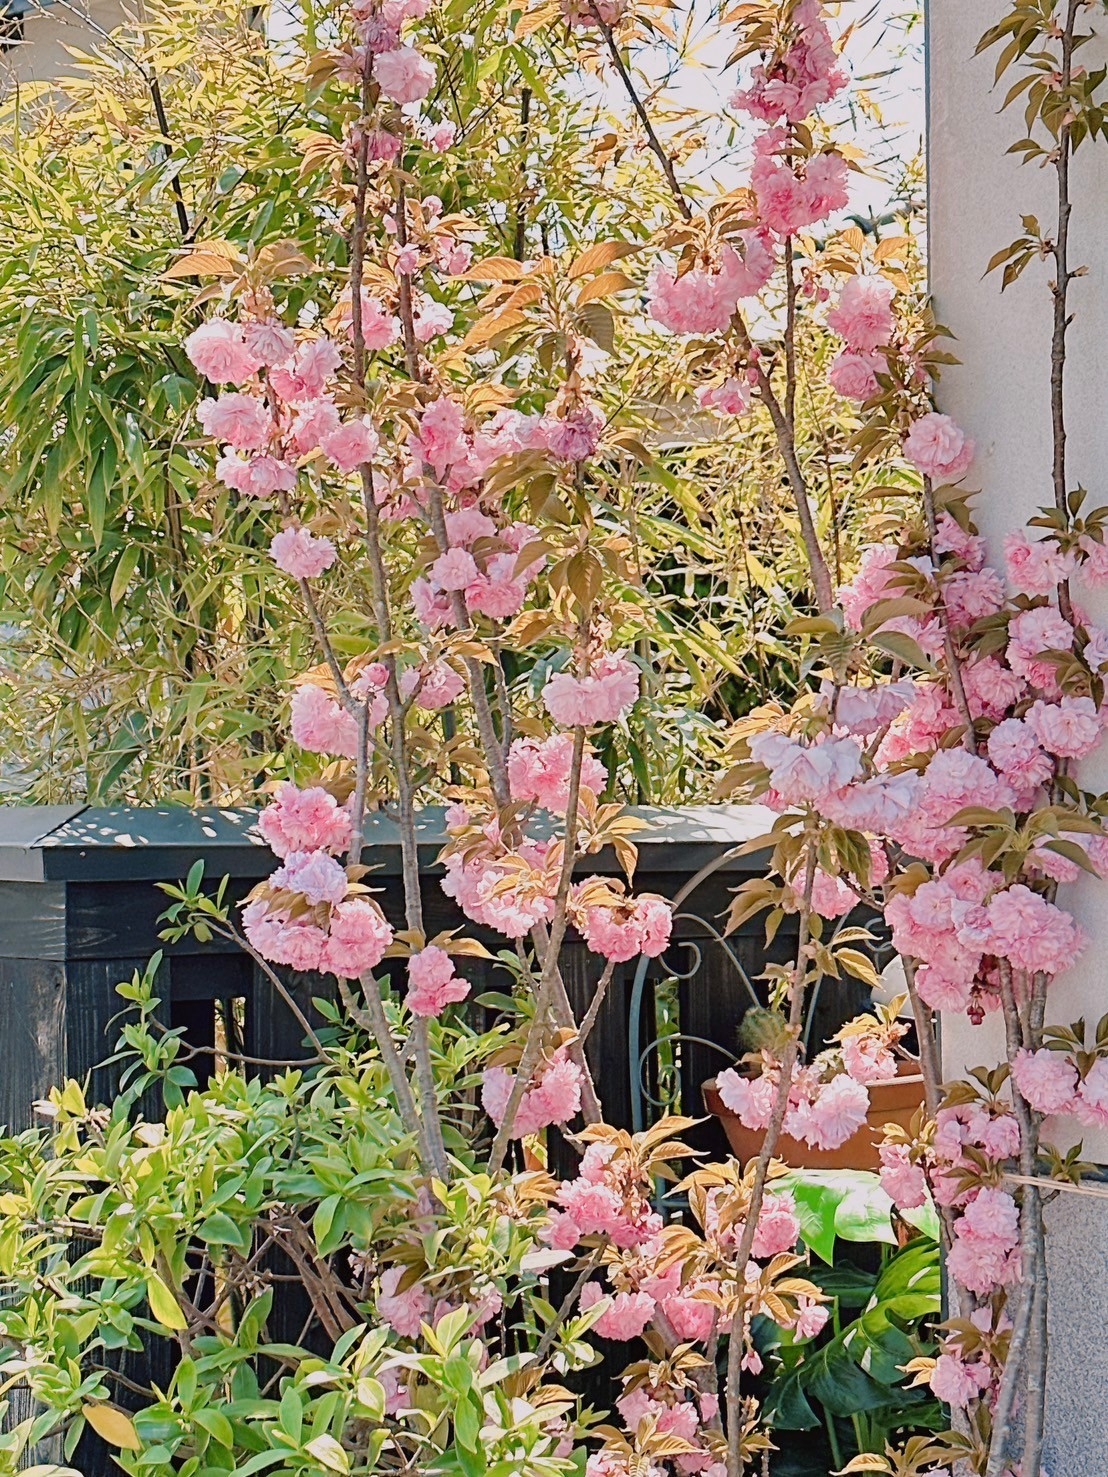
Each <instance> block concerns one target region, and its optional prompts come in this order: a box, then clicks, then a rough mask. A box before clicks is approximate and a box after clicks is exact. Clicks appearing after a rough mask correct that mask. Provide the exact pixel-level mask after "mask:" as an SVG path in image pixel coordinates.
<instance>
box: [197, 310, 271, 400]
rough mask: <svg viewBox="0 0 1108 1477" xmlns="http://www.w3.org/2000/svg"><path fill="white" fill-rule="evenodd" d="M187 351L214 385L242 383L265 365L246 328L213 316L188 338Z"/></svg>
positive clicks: (200, 370)
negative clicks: (247, 336)
mask: <svg viewBox="0 0 1108 1477" xmlns="http://www.w3.org/2000/svg"><path fill="white" fill-rule="evenodd" d="M185 353H186V354H187V355H188V356H189V358H190V359H191V360H192V362H193V364H194V365H195V366H196V368H197V369H198V370H199V372H200V373H201V374H202V375H203V376H204V378H205V379H209V380H211V382H212V384H213V385H241V384H243V383H245V381H246V380H248V379H251V378H252V377H253V376H254V375H255V374H257V372H258V370H259V369H260V368H261V366H262V362H263V361H262V359H261V358H260V357H259V356H258V354H257V353H255V352H254V351H253V350H252V349H250V348H249V347H248V345H247V343H246V337H245V335H244V333H243V330H242V327H241V326H240V325H239V324H238V323H231V322H229V321H228V319H226V318H209V319H208V321H207V322H206V323H202V324H201V325H200V327H199V328H197V329H194V330H193V332H192V333H190V334H189V336H188V338H187V339H186V340H185Z"/></svg>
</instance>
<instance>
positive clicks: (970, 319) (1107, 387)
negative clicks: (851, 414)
mask: <svg viewBox="0 0 1108 1477" xmlns="http://www.w3.org/2000/svg"><path fill="white" fill-rule="evenodd" d="M1010 8H1011V0H928V115H929V116H928V132H929V159H930V165H929V168H930V176H929V178H930V233H929V235H930V261H931V281H932V290H933V293H934V298H935V307H936V312H937V315H938V318H939V320H940V322H942V323H944V324H945V325H946V326H947V327H948V328H949V329H951V330H952V331H953V333H954V334H955V335H956V337H957V342H956V343H954V344H953V345H952V349H953V352H954V353H956V354H957V355H958V356H959V358H960V359H961V361H962V362H961V364H960V365H959V366H958V367H956V368H952V369H950V370H948V371H947V372H946V373H945V374H944V375H943V379H942V383H941V385H940V388H939V401H940V405H941V408H942V409H943V410H945V411H947V412H948V413H949V414H951V415H953V416H954V417H955V418H956V419H957V420H958V421H959V423H960V424H961V425H962V426H964V427H965V429H966V430H967V432H968V433H969V434H970V435H972V436H973V437H974V438H975V440H976V442H977V459H976V462H975V464H974V466H973V467H972V469H971V471H970V474H969V477H968V478H967V485H968V486H971V487H979V488H980V489H981V495H980V497H979V498H978V500H977V504H976V508H977V518H978V523H979V524H980V527H981V529H982V532H983V533H984V534H985V535H986V536H987V538H988V540H989V547H990V554H991V557H992V559H993V562H994V563H997V564H1000V562H1001V558H1002V550H1001V543H1002V540H1003V537H1004V535H1005V533H1007V532H1009V531H1010V530H1012V529H1015V528H1018V527H1021V526H1022V525H1023V524H1024V523H1025V522H1026V520H1027V519H1028V518H1029V517H1031V516H1033V515H1034V513H1035V511H1036V509H1037V508H1039V507H1040V506H1042V505H1044V504H1048V503H1051V502H1052V501H1053V494H1052V489H1051V482H1050V465H1051V430H1050V388H1049V374H1050V334H1051V313H1052V305H1051V296H1050V291H1049V287H1048V283H1049V279H1050V275H1051V274H1050V269H1049V264H1047V263H1040V262H1035V263H1033V264H1032V265H1031V266H1029V267H1028V269H1027V271H1026V272H1025V274H1024V276H1023V278H1022V279H1021V280H1020V281H1019V282H1018V283H1016V284H1015V285H1014V286H1013V287H1010V288H1009V289H1008V290H1007V291H1006V292H1005V293H1004V294H1003V295H1002V294H1001V291H1000V277H999V273H997V274H993V275H990V276H988V277H983V273H984V272H985V268H986V266H987V264H988V261H989V259H990V257H991V256H992V255H993V253H994V252H996V251H997V250H999V249H1000V248H1001V247H1003V246H1006V245H1007V244H1008V243H1009V242H1010V241H1012V240H1014V239H1015V238H1016V237H1017V236H1018V235H1020V234H1021V233H1022V232H1021V225H1020V217H1021V216H1022V215H1036V216H1037V217H1038V218H1039V221H1040V223H1041V225H1042V227H1043V230H1044V232H1047V233H1052V231H1053V225H1052V222H1053V221H1054V219H1055V218H1056V200H1055V189H1056V183H1055V178H1056V177H1055V174H1054V172H1053V170H1050V169H1040V168H1039V167H1038V165H1037V164H1034V163H1033V164H1030V165H1021V164H1020V162H1019V156H1018V155H1009V154H1008V153H1007V150H1008V148H1009V147H1010V145H1011V144H1013V143H1014V142H1015V141H1016V140H1017V139H1019V138H1021V137H1023V136H1024V128H1023V113H1022V108H1021V107H1020V105H1019V104H1018V103H1017V104H1015V105H1013V107H1012V108H1010V109H1009V110H1008V111H1007V112H1004V113H1000V112H999V107H1000V103H1001V101H1002V99H1003V96H1004V94H1005V92H1006V91H1007V89H1008V86H1009V85H1010V84H1011V83H1012V82H1014V81H1015V80H1016V77H1017V73H1016V71H1015V70H1013V71H1011V72H1010V73H1009V74H1007V76H1006V77H1005V79H1003V81H1002V82H1001V84H1000V86H999V88H998V89H997V90H996V91H993V90H992V79H993V72H994V69H995V65H996V57H997V55H998V54H999V53H998V50H992V51H990V52H988V53H985V54H984V55H982V56H981V57H978V58H976V59H975V58H974V51H975V49H976V46H977V43H978V40H979V38H980V36H981V34H982V33H983V32H984V31H985V29H986V28H987V27H988V26H989V25H991V24H993V23H995V22H996V21H997V20H999V19H1000V18H1001V17H1002V16H1003V15H1005V14H1007V13H1008V11H1009V10H1010ZM1090 19H1091V24H1092V26H1093V27H1094V28H1096V29H1098V30H1099V31H1100V33H1101V34H1100V35H1099V36H1098V37H1097V39H1096V40H1094V41H1093V42H1092V43H1090V44H1089V45H1088V46H1087V47H1086V48H1084V49H1083V50H1082V51H1081V52H1080V53H1079V57H1080V61H1081V62H1082V63H1083V64H1084V65H1085V66H1087V67H1090V68H1092V67H1096V66H1102V65H1104V63H1105V61H1106V60H1108V17H1106V16H1104V15H1103V14H1101V13H1100V12H1099V9H1098V10H1097V11H1096V12H1090ZM1073 195H1074V200H1075V211H1074V217H1073V222H1072V243H1073V244H1072V262H1073V264H1074V265H1084V266H1086V267H1087V268H1088V275H1087V276H1085V277H1083V278H1081V279H1079V281H1078V282H1076V283H1075V284H1074V287H1073V292H1072V311H1073V312H1074V314H1075V319H1074V324H1073V327H1072V329H1071V331H1070V357H1069V368H1068V374H1067V381H1066V390H1067V421H1068V429H1069V468H1070V472H1069V483H1070V487H1071V488H1072V487H1076V486H1078V485H1082V486H1084V487H1086V488H1087V489H1088V490H1089V506H1096V505H1098V504H1101V503H1104V502H1108V413H1106V411H1108V403H1106V402H1108V384H1106V373H1105V371H1106V369H1108V363H1106V359H1108V146H1106V145H1105V144H1104V143H1103V142H1096V143H1087V144H1086V145H1085V146H1084V147H1083V148H1082V149H1081V150H1080V151H1079V152H1078V155H1077V157H1076V160H1075V161H1074V170H1073ZM1077 598H1078V600H1079V602H1080V604H1081V605H1082V606H1083V607H1084V609H1085V610H1086V611H1087V612H1088V614H1089V616H1090V617H1091V618H1092V619H1093V620H1095V621H1096V623H1097V624H1099V625H1101V626H1105V627H1108V598H1106V594H1105V592H1104V591H1100V592H1096V593H1093V592H1088V591H1085V590H1080V591H1078V592H1077ZM1081 777H1082V779H1083V780H1084V781H1085V782H1086V785H1087V787H1088V788H1095V789H1104V788H1108V758H1106V756H1105V755H1104V754H1103V753H1101V754H1100V755H1099V756H1097V757H1096V758H1095V759H1094V760H1092V761H1088V762H1087V763H1086V765H1085V766H1084V768H1083V772H1082V776H1081ZM1060 901H1061V902H1062V903H1063V905H1064V906H1066V907H1067V908H1070V909H1071V910H1072V911H1073V912H1074V913H1075V914H1076V916H1077V917H1078V919H1079V920H1080V921H1081V923H1082V924H1083V926H1084V927H1085V929H1086V930H1087V932H1088V933H1089V935H1090V938H1091V943H1090V946H1089V948H1088V949H1087V950H1086V952H1085V955H1084V957H1083V958H1082V959H1081V960H1080V962H1079V963H1078V964H1077V966H1076V967H1075V968H1074V969H1073V970H1071V971H1070V972H1069V973H1068V974H1066V975H1065V976H1063V977H1062V978H1061V979H1060V980H1059V981H1058V982H1057V984H1056V985H1055V986H1054V987H1053V991H1052V996H1051V1000H1050V1006H1049V1010H1048V1020H1051V1021H1056V1022H1069V1021H1072V1020H1076V1019H1077V1018H1078V1017H1079V1016H1081V1015H1084V1016H1085V1018H1086V1019H1087V1020H1088V1021H1089V1022H1090V1023H1095V1022H1096V1021H1097V1020H1098V1019H1099V1018H1100V1017H1101V1016H1102V1015H1103V1014H1105V1012H1108V886H1106V885H1105V884H1104V883H1100V882H1096V881H1095V880H1093V879H1083V880H1082V881H1081V882H1080V883H1078V884H1076V885H1075V886H1073V887H1068V888H1064V889H1063V894H1062V896H1061V898H1060ZM998 1024H999V1023H998V1022H997V1020H996V1019H995V1018H994V1019H992V1020H990V1021H988V1022H986V1024H985V1025H984V1026H982V1027H980V1028H977V1029H975V1028H973V1027H971V1026H969V1025H968V1024H967V1023H966V1022H964V1021H950V1022H947V1023H946V1024H945V1028H944V1057H945V1064H946V1068H947V1071H948V1073H950V1074H952V1075H953V1074H954V1073H957V1072H958V1071H959V1069H960V1067H961V1066H962V1065H966V1064H970V1065H972V1064H976V1063H982V1062H989V1061H995V1060H996V1059H997V1057H998V1056H999V1055H1000V1053H1001V1049H1002V1047H1001V1034H1000V1031H999V1029H998ZM1075 1137H1076V1136H1075ZM1069 1142H1072V1139H1071V1140H1069ZM1084 1143H1085V1157H1086V1158H1088V1159H1094V1160H1096V1161H1098V1162H1100V1163H1102V1164H1103V1163H1106V1162H1108V1135H1105V1134H1103V1133H1095V1134H1094V1133H1086V1134H1085V1137H1084ZM1048 1220H1049V1235H1050V1280H1051V1358H1050V1377H1049V1405H1048V1425H1049V1436H1048V1446H1047V1454H1046V1464H1047V1467H1048V1469H1049V1471H1050V1473H1051V1474H1052V1477H1071V1474H1072V1477H1077V1474H1079V1473H1080V1474H1082V1477H1100V1474H1108V1399H1106V1397H1105V1390H1106V1389H1108V1200H1100V1199H1091V1198H1079V1197H1078V1196H1075V1195H1066V1194H1063V1195H1061V1196H1059V1198H1058V1200H1057V1201H1056V1202H1055V1203H1054V1204H1053V1205H1051V1207H1050V1208H1049V1210H1048Z"/></svg>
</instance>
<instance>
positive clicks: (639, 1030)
mask: <svg viewBox="0 0 1108 1477" xmlns="http://www.w3.org/2000/svg"><path fill="white" fill-rule="evenodd" d="M743 851H744V848H742V847H734V848H732V849H730V850H728V851H725V852H723V853H722V854H721V855H720V856H718V857H715V858H713V860H712V861H711V862H709V863H708V864H707V865H706V866H704V867H702V868H701V870H700V871H699V872H697V873H696V874H695V875H694V876H692V877H690V878H689V879H688V881H687V882H686V883H685V884H684V885H683V886H682V887H681V888H680V890H679V891H678V892H677V893H676V894H675V896H674V898H673V906H674V939H673V941H672V943H671V945H670V949H669V950H668V951H667V955H666V956H663V957H662V958H661V959H648V958H646V957H645V956H641V957H640V958H639V960H638V962H637V964H636V968H635V973H634V976H633V979H632V982H631V989H630V994H629V997H628V1018H627V1032H628V1054H627V1062H628V1069H629V1077H630V1082H629V1087H630V1100H631V1128H632V1131H633V1132H635V1133H639V1132H641V1131H642V1130H643V1129H645V1128H647V1127H648V1126H649V1125H650V1123H652V1122H653V1121H655V1120H656V1118H657V1117H658V1116H660V1114H661V1113H662V1112H663V1111H665V1110H666V1109H667V1108H670V1107H673V1106H674V1105H675V1103H677V1105H678V1107H679V1110H680V1111H682V1112H685V1113H688V1114H689V1115H690V1116H694V1117H695V1116H697V1115H699V1114H700V1113H701V1112H702V1111H703V1110H702V1107H701V1105H700V1103H699V1102H689V1101H680V1099H682V1098H684V1099H687V1097H688V1094H689V1090H690V1088H691V1089H692V1091H693V1092H696V1090H697V1089H698V1087H699V1084H698V1083H696V1082H690V1081H689V1073H688V1071H687V1070H684V1067H683V1063H682V1054H683V1053H685V1052H690V1051H695V1053H696V1055H697V1058H698V1059H699V1058H700V1057H701V1056H705V1057H706V1058H707V1059H709V1060H711V1059H714V1060H716V1061H717V1062H718V1064H719V1065H720V1066H721V1067H722V1066H723V1065H729V1064H731V1063H733V1062H734V1060H735V1057H736V1046H735V1042H734V1040H733V1039H726V1040H721V1039H719V1035H723V1034H724V1032H723V1031H721V1032H720V1033H719V1035H714V1036H708V1035H705V1034H703V1032H700V1031H689V1030H685V1029H683V1026H684V1021H683V1015H684V1011H683V1010H682V1009H681V1004H680V1002H681V1001H682V1000H683V999H685V1000H687V998H688V995H687V992H688V991H692V990H704V989H707V990H709V991H712V990H714V991H717V992H720V999H721V1002H722V1000H723V999H724V998H725V996H726V997H731V998H729V999H727V1005H728V1008H727V1009H726V1010H722V1011H721V1017H722V1018H723V1019H725V1020H729V1021H734V1019H735V1014H736V1012H735V1005H734V999H733V996H734V992H735V991H736V989H737V991H738V994H739V996H740V999H742V998H744V997H745V1004H743V1006H742V1011H741V1012H740V1015H741V1013H745V1010H746V1009H748V1008H749V1007H750V1006H757V1005H762V1004H764V999H763V997H762V995H760V994H759V992H758V989H757V987H756V986H755V983H754V979H753V978H752V971H751V969H750V968H749V967H748V963H744V961H743V958H742V957H741V954H740V949H739V948H738V947H736V940H737V941H738V942H741V943H744V944H745V945H746V952H747V953H748V954H749V953H750V952H751V946H752V944H754V943H755V941H756V939H757V938H758V937H761V925H760V924H757V923H755V924H754V926H753V928H751V929H748V930H746V931H745V932H744V933H743V934H742V935H737V936H732V937H725V936H724V934H723V933H722V931H721V930H720V929H719V928H718V927H717V926H716V924H715V923H714V922H713V921H712V920H711V919H710V918H707V917H705V916H704V915H703V914H702V913H700V912H696V911H692V910H690V909H687V908H685V907H684V906H683V905H684V904H685V903H686V902H687V901H688V900H689V899H690V898H692V897H693V896H694V894H696V893H697V892H698V891H699V890H700V889H701V888H702V887H703V886H704V884H705V883H707V882H709V881H710V879H712V878H713V877H715V876H716V874H717V873H719V872H720V871H721V870H722V869H723V868H725V867H726V866H727V864H728V863H729V862H731V861H733V860H734V859H735V858H736V857H738V856H740V855H742V854H743ZM857 921H858V916H857V914H852V915H850V916H849V917H848V918H844V919H840V920H839V922H838V923H837V924H836V930H835V931H836V932H837V931H838V929H839V928H841V927H843V926H844V925H846V924H847V923H856V922H857ZM865 922H866V925H867V926H868V927H869V929H870V932H871V933H872V934H873V940H872V943H871V944H870V946H869V952H870V954H871V956H872V957H873V959H874V963H875V964H876V966H877V967H878V969H880V968H882V967H883V966H884V964H885V963H887V962H888V960H889V959H890V958H891V957H892V954H893V950H892V947H891V944H890V943H889V940H888V933H887V929H886V928H885V925H884V920H883V919H881V918H876V917H874V915H872V914H869V915H868V916H867V917H866V918H865ZM690 935H693V936H690ZM786 942H787V936H786ZM706 948H707V949H710V950H712V951H713V952H714V954H715V958H716V961H717V962H718V963H719V964H721V965H724V966H725V967H726V971H727V975H728V976H729V977H730V978H729V979H726V980H725V979H723V978H721V976H720V973H719V971H718V970H711V971H709V970H706V969H705V952H706ZM676 949H681V950H684V951H685V954H686V958H685V960H684V961H683V967H680V968H675V967H673V965H672V964H671V963H670V962H669V957H668V956H670V955H672V953H673V951H674V950H676ZM766 957H768V955H767V956H766ZM753 972H754V973H755V974H758V973H760V972H761V970H760V968H759V969H756V970H754V971H753ZM660 986H661V987H663V988H664V989H668V993H667V994H666V996H665V998H666V999H667V1001H668V1003H669V1006H670V1007H671V1008H672V1006H673V1004H674V1002H675V1001H676V1002H677V1009H676V1021H673V1020H670V1021H668V1022H667V1023H666V1025H665V1029H663V1030H659V1021H658V1010H657V1003H658V998H659V994H658V992H659V987H660ZM830 988H833V989H834V991H835V996H836V998H835V999H833V1000H831V1001H826V1000H825V1001H823V1002H821V996H826V994H827V991H828V990H829V989H830ZM821 1003H823V1004H825V1005H826V1007H827V1008H826V1009H821V1008H820V1007H821ZM868 1003H869V992H868V991H867V990H866V988H865V986H864V985H861V984H860V983H859V982H853V981H852V982H849V983H848V982H843V981H839V982H828V981H826V980H821V981H820V983H819V984H817V985H816V987H815V989H814V991H813V993H812V998H811V1000H810V1001H809V1002H808V1005H807V1009H806V1016H805V1025H804V1034H803V1038H802V1039H803V1046H804V1050H805V1053H806V1054H807V1055H810V1054H811V1053H812V1049H813V1045H814V1048H815V1050H817V1051H818V1050H819V1049H820V1048H821V1047H822V1045H823V1039H822V1037H826V1036H827V1035H829V1034H833V1032H834V1031H835V1030H837V1029H838V1028H839V1026H840V1025H842V1024H844V1023H845V1021H847V1020H849V1019H850V1018H851V1017H852V1016H854V1015H856V1014H858V1012H859V1011H860V1010H862V1009H865V1008H866V1006H867V1005H868ZM699 1013H700V1014H702V1013H703V1012H699ZM821 1025H822V1027H823V1028H824V1029H823V1032H822V1037H821V1039H819V1040H818V1041H814V1040H813V1038H814V1036H815V1033H816V1031H817V1029H818V1028H819V1027H820V1026H821ZM644 1035H645V1036H646V1037H647V1038H648V1039H646V1040H645V1041H644V1039H643V1037H644ZM694 1075H695V1074H694ZM664 1082H668V1083H669V1086H668V1088H667V1090H665V1091H663V1090H662V1084H663V1083H664ZM681 1084H683V1087H682V1085H681Z"/></svg>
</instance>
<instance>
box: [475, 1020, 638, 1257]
mask: <svg viewBox="0 0 1108 1477" xmlns="http://www.w3.org/2000/svg"><path fill="white" fill-rule="evenodd" d="M515 1077H516V1074H515V1073H514V1072H510V1071H508V1069H507V1068H505V1067H487V1068H486V1069H485V1073H484V1077H483V1078H482V1083H481V1103H482V1105H483V1107H484V1109H485V1112H486V1113H488V1115H489V1117H490V1118H491V1119H492V1121H493V1123H495V1124H496V1126H497V1128H499V1127H500V1125H501V1124H502V1123H503V1122H504V1117H505V1114H506V1113H507V1110H508V1102H509V1100H510V1098H511V1095H512V1090H513V1088H514V1086H515ZM581 1082H582V1078H581V1069H580V1068H579V1067H578V1066H577V1064H576V1063H575V1062H573V1061H571V1060H570V1058H569V1056H568V1055H567V1053H566V1051H565V1048H564V1047H561V1048H559V1049H558V1051H556V1052H555V1054H554V1057H553V1058H552V1060H551V1061H550V1062H549V1063H547V1064H546V1065H545V1066H544V1067H543V1068H542V1070H541V1071H540V1073H539V1075H538V1077H537V1078H532V1084H531V1086H530V1087H528V1088H527V1089H526V1090H525V1091H524V1093H523V1096H522V1098H521V1099H520V1103H519V1108H518V1110H517V1112H516V1116H515V1120H514V1122H513V1125H512V1137H513V1138H526V1137H528V1136H529V1135H531V1134H535V1133H539V1132H540V1131H541V1130H542V1129H544V1128H547V1127H549V1126H550V1125H551V1124H552V1123H567V1122H568V1121H569V1120H570V1119H571V1118H572V1117H573V1116H574V1114H575V1113H579V1112H580V1110H581ZM609 1193H610V1192H609ZM613 1198H614V1197H613ZM616 1203H617V1205H618V1203H619V1202H618V1200H617V1202H616ZM566 1208H567V1210H569V1211H570V1214H571V1215H572V1216H573V1220H574V1221H575V1222H576V1223H577V1225H578V1226H580V1229H581V1230H582V1231H584V1230H586V1226H585V1224H583V1223H582V1221H581V1219H580V1218H579V1217H578V1215H577V1214H576V1213H575V1212H574V1210H573V1209H572V1207H569V1206H567V1207H566Z"/></svg>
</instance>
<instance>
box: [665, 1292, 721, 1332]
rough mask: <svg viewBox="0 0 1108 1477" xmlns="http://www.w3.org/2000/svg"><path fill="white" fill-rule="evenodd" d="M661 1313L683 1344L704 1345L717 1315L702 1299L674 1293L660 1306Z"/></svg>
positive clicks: (710, 1305)
mask: <svg viewBox="0 0 1108 1477" xmlns="http://www.w3.org/2000/svg"><path fill="white" fill-rule="evenodd" d="M662 1312H663V1313H664V1314H665V1317H666V1319H667V1321H668V1323H669V1325H670V1327H671V1328H672V1329H673V1331H674V1333H675V1334H676V1335H677V1337H678V1338H679V1339H681V1340H682V1341H683V1342H685V1343H704V1342H705V1341H706V1340H707V1339H708V1338H709V1337H710V1336H711V1332H712V1328H713V1326H714V1324H715V1321H716V1318H717V1316H718V1315H717V1313H716V1309H715V1308H714V1307H713V1306H712V1304H711V1303H709V1302H706V1301H705V1300H704V1299H703V1298H695V1297H687V1296H685V1295H683V1294H681V1293H674V1294H672V1295H671V1296H670V1297H667V1298H666V1299H665V1301H664V1302H663V1304H662Z"/></svg>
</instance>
